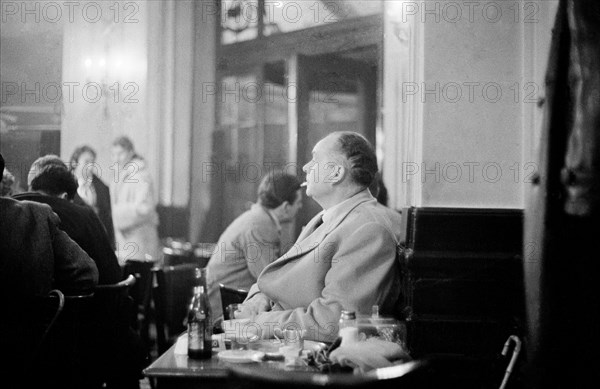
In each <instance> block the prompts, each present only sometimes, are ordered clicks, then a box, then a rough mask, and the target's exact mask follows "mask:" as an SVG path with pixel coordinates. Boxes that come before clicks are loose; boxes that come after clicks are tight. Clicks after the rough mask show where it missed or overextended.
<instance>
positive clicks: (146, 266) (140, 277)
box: [123, 260, 155, 349]
mask: <svg viewBox="0 0 600 389" xmlns="http://www.w3.org/2000/svg"><path fill="white" fill-rule="evenodd" d="M154 266H155V263H154V262H152V261H135V260H128V261H127V262H125V266H124V268H123V274H124V275H125V276H129V275H133V276H134V277H135V284H134V285H132V286H131V287H130V288H129V295H130V296H131V298H132V299H133V305H134V307H135V309H134V311H133V313H132V316H131V324H132V326H133V328H135V329H136V330H137V331H138V332H139V334H140V336H141V337H142V340H143V341H144V342H145V343H146V345H147V346H146V347H147V348H148V349H149V348H150V323H151V321H152V316H153V312H152V283H153V272H152V269H153V268H154Z"/></svg>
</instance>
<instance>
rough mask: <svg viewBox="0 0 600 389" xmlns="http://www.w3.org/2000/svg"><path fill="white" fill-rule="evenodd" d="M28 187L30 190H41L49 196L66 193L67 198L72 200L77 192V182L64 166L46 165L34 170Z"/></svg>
mask: <svg viewBox="0 0 600 389" xmlns="http://www.w3.org/2000/svg"><path fill="white" fill-rule="evenodd" d="M30 187H31V190H35V191H38V190H41V191H44V192H46V193H47V194H49V195H51V196H58V195H60V194H62V193H64V192H66V193H67V197H68V198H69V199H73V198H74V197H75V193H76V192H77V181H76V180H75V177H74V176H73V174H71V172H69V170H68V169H67V167H66V166H65V165H64V164H63V166H60V165H58V164H48V165H45V166H42V167H41V168H38V169H37V170H36V172H35V177H34V178H33V179H32V180H31V184H30Z"/></svg>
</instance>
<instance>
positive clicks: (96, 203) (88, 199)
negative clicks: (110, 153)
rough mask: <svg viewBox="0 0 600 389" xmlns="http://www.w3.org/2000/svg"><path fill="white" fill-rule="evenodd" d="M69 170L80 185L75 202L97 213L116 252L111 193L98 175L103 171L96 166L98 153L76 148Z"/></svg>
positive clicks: (83, 147)
mask: <svg viewBox="0 0 600 389" xmlns="http://www.w3.org/2000/svg"><path fill="white" fill-rule="evenodd" d="M69 169H70V170H71V172H72V173H73V174H74V175H75V178H77V184H78V187H77V194H76V195H75V198H74V199H73V202H75V204H80V205H89V206H90V207H92V209H93V210H94V211H96V214H97V215H98V218H99V219H100V221H101V222H102V225H103V226H104V229H105V230H106V234H107V235H108V240H109V242H110V245H111V247H112V249H113V250H115V230H114V227H113V220H112V212H111V205H110V191H109V189H108V186H107V185H106V184H105V183H104V182H102V180H101V179H100V178H99V177H98V176H97V175H96V172H99V171H100V172H101V171H102V170H100V169H98V166H96V151H95V150H94V149H92V148H91V147H90V146H87V145H83V146H80V147H78V148H76V149H75V151H73V154H72V155H71V159H70V160H69ZM100 174H102V173H100Z"/></svg>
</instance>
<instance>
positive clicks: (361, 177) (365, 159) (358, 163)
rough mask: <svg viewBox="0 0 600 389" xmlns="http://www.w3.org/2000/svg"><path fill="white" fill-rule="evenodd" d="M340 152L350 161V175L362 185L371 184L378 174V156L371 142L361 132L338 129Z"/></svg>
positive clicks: (336, 133)
mask: <svg viewBox="0 0 600 389" xmlns="http://www.w3.org/2000/svg"><path fill="white" fill-rule="evenodd" d="M332 135H337V141H338V146H339V152H340V154H342V155H343V156H344V157H345V158H346V160H347V161H348V165H349V166H348V168H349V169H350V177H351V178H352V180H353V181H354V182H355V183H356V184H358V185H361V186H366V187H368V186H369V185H371V183H372V182H373V180H374V179H375V175H376V174H377V171H378V167H377V156H376V155H375V150H374V149H373V146H372V145H371V143H370V142H369V141H368V140H367V139H366V138H365V137H364V136H362V135H361V134H359V133H356V132H352V131H338V132H334V133H333V134H332Z"/></svg>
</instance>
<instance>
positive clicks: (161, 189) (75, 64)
mask: <svg viewBox="0 0 600 389" xmlns="http://www.w3.org/2000/svg"><path fill="white" fill-rule="evenodd" d="M107 4H108V5H109V6H110V3H107ZM136 4H138V6H137V8H136V9H137V10H138V12H137V13H136V14H135V22H134V23H123V22H121V23H114V22H112V21H111V20H103V21H102V22H100V23H95V24H94V23H87V22H85V21H84V20H80V21H76V22H75V23H70V24H67V25H66V26H65V33H64V37H65V38H64V51H63V64H64V65H63V80H65V81H70V82H78V83H80V84H81V85H86V84H89V83H94V82H95V83H98V84H102V83H103V81H104V83H105V86H106V87H108V88H109V89H106V90H103V91H102V98H101V99H99V100H98V101H95V100H96V99H95V95H94V88H88V92H87V96H86V97H85V98H83V96H82V95H81V94H79V95H77V94H76V95H75V98H74V99H72V100H71V101H68V100H65V101H64V112H63V117H62V128H61V131H62V136H61V156H62V157H63V158H65V159H67V158H68V157H69V156H70V154H71V153H72V151H73V149H74V148H75V147H77V146H79V145H81V144H89V145H91V146H92V147H94V148H95V149H96V151H97V152H98V161H97V162H98V164H99V166H100V167H101V169H102V179H103V180H104V181H105V182H109V181H110V180H112V179H115V171H114V169H111V166H112V162H111V159H110V149H111V143H112V140H113V139H114V138H115V137H117V136H119V135H127V136H129V137H130V138H131V139H132V141H133V142H134V145H135V148H136V151H137V152H138V153H139V154H140V155H141V156H143V157H144V158H145V159H146V160H147V161H148V168H149V170H150V172H151V174H152V177H153V179H154V182H155V187H156V191H157V195H158V200H159V203H160V204H163V205H168V206H179V207H187V206H188V202H189V195H190V191H189V185H190V184H189V183H190V174H189V172H190V158H191V157H190V153H191V149H190V147H189V144H190V139H191V109H192V106H191V104H192V103H191V98H190V97H191V94H192V86H191V84H192V82H191V80H192V72H193V69H192V50H190V47H192V40H193V20H192V13H191V12H190V9H192V7H193V3H192V2H189V1H182V2H147V3H146V2H136ZM104 5H105V4H103V6H104ZM101 58H105V61H106V63H105V64H104V68H105V69H106V70H105V71H104V72H102V71H100V70H99V69H98V66H99V63H98V61H100V60H101ZM90 59H91V64H90V61H88V60H90ZM86 61H87V62H86Z"/></svg>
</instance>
